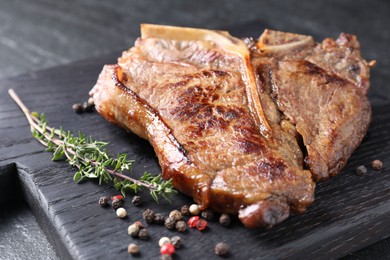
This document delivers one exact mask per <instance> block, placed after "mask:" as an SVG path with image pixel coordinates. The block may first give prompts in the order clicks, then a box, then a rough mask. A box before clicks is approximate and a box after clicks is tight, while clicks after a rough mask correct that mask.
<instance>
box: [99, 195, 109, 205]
mask: <svg viewBox="0 0 390 260" xmlns="http://www.w3.org/2000/svg"><path fill="white" fill-rule="evenodd" d="M99 205H100V206H102V207H106V206H107V205H108V198H107V197H106V196H103V197H101V198H100V199H99Z"/></svg>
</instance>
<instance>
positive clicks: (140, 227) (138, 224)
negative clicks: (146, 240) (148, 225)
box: [134, 221, 145, 229]
mask: <svg viewBox="0 0 390 260" xmlns="http://www.w3.org/2000/svg"><path fill="white" fill-rule="evenodd" d="M134 225H136V226H137V227H139V229H143V228H145V227H144V224H142V222H141V221H136V222H134Z"/></svg>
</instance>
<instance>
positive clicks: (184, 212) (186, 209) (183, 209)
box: [180, 205, 190, 216]
mask: <svg viewBox="0 0 390 260" xmlns="http://www.w3.org/2000/svg"><path fill="white" fill-rule="evenodd" d="M180 212H181V214H182V215H183V216H189V215H190V207H188V205H184V206H182V207H181V209H180Z"/></svg>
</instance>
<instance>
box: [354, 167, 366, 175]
mask: <svg viewBox="0 0 390 260" xmlns="http://www.w3.org/2000/svg"><path fill="white" fill-rule="evenodd" d="M366 173H367V168H366V167H365V166H363V165H360V166H359V167H357V168H356V174H357V175H360V176H362V175H365V174H366Z"/></svg>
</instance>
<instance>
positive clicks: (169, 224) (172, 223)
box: [164, 217, 176, 229]
mask: <svg viewBox="0 0 390 260" xmlns="http://www.w3.org/2000/svg"><path fill="white" fill-rule="evenodd" d="M175 224H176V221H175V220H174V219H171V218H170V217H168V218H166V219H165V223H164V225H165V227H166V228H167V229H173V228H174V227H175Z"/></svg>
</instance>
